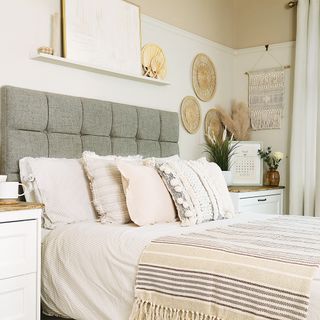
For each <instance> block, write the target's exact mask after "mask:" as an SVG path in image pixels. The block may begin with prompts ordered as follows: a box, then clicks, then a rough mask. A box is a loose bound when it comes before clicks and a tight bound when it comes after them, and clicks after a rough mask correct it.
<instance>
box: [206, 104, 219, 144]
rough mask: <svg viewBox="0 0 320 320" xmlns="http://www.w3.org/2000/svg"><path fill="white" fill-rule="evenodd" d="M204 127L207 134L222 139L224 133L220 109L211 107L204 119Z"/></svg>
mask: <svg viewBox="0 0 320 320" xmlns="http://www.w3.org/2000/svg"><path fill="white" fill-rule="evenodd" d="M204 129H205V133H206V134H207V135H210V136H211V137H212V136H214V137H215V138H218V139H221V138H222V134H223V130H224V128H223V125H222V123H221V120H220V114H219V111H218V110H217V109H215V108H213V109H210V110H209V111H208V112H207V114H206V117H205V119H204Z"/></svg>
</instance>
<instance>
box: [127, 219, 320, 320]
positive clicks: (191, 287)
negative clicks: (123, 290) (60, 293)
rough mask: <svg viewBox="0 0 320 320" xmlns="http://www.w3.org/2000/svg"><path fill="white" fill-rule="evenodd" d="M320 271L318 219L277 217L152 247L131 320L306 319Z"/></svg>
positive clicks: (143, 258)
mask: <svg viewBox="0 0 320 320" xmlns="http://www.w3.org/2000/svg"><path fill="white" fill-rule="evenodd" d="M319 266H320V219H318V218H306V217H285V216H282V217H274V218H270V219H267V220H264V221H262V220H257V221H252V222H248V223H236V224H232V225H229V226H223V227H217V228H214V229H211V230H206V231H204V232H200V233H190V234H186V235H181V236H168V237H162V238H159V239H157V240H154V241H152V242H151V243H150V244H149V245H148V247H146V248H145V250H144V252H143V253H142V256H141V258H140V263H139V266H138V274H137V278H136V292H135V303H134V306H133V310H132V314H131V317H130V319H131V320H250V319H269V320H302V319H306V317H307V311H308V304H309V296H310V287H311V282H312V279H313V278H314V277H315V274H316V272H317V271H318V269H319Z"/></svg>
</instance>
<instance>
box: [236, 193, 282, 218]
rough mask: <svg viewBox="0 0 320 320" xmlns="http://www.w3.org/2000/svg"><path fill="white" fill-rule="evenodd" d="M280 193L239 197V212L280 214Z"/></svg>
mask: <svg viewBox="0 0 320 320" xmlns="http://www.w3.org/2000/svg"><path fill="white" fill-rule="evenodd" d="M281 206H282V203H281V195H276V194H274V195H261V196H258V197H250V198H240V199H239V213H262V214H281V211H282V209H281Z"/></svg>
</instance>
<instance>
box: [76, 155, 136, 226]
mask: <svg viewBox="0 0 320 320" xmlns="http://www.w3.org/2000/svg"><path fill="white" fill-rule="evenodd" d="M141 159H142V157H141V156H130V157H117V156H98V155H96V154H95V153H94V152H90V151H85V152H83V154H82V161H83V165H84V169H85V171H86V173H87V176H88V179H89V182H90V189H91V193H92V198H93V203H94V206H95V208H96V211H97V213H98V215H99V216H100V221H101V222H103V223H105V222H111V223H118V224H121V223H128V222H130V217H129V213H128V209H127V205H126V198H125V195H124V192H123V187H122V182H121V173H120V171H119V170H118V168H117V164H116V161H117V160H124V161H133V162H136V163H141V161H142V160H141Z"/></svg>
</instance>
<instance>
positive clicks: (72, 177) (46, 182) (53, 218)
mask: <svg viewBox="0 0 320 320" xmlns="http://www.w3.org/2000/svg"><path fill="white" fill-rule="evenodd" d="M19 166H20V178H21V182H22V184H23V187H24V191H25V197H26V200H27V201H35V202H41V203H43V204H44V205H45V212H44V215H43V217H44V227H45V228H48V229H53V228H55V227H56V226H57V225H58V224H65V223H73V222H78V221H87V220H96V214H95V211H94V207H93V205H92V203H91V199H90V191H89V185H88V182H87V179H86V176H85V173H84V171H83V168H82V164H81V161H80V160H79V159H63V158H62V159H56V158H29V157H27V158H23V159H21V160H20V161H19Z"/></svg>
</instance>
